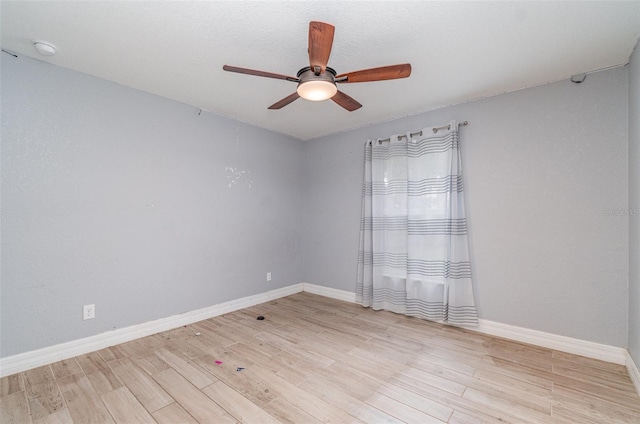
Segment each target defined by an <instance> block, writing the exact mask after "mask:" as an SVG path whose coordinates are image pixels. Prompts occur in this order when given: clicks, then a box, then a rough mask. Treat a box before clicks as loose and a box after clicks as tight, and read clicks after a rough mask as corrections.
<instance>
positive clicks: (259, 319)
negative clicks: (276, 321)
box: [256, 315, 264, 321]
mask: <svg viewBox="0 0 640 424" xmlns="http://www.w3.org/2000/svg"><path fill="white" fill-rule="evenodd" d="M256 319H257V320H258V321H262V320H263V319H264V317H263V316H262V315H260V316H259V317H258V318H256Z"/></svg>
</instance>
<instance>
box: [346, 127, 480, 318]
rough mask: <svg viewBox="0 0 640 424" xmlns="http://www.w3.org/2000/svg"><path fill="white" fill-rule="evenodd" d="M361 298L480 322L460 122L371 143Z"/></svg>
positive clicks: (414, 312)
mask: <svg viewBox="0 0 640 424" xmlns="http://www.w3.org/2000/svg"><path fill="white" fill-rule="evenodd" d="M356 300H357V302H358V303H360V304H361V305H363V306H367V307H371V308H373V309H376V310H379V309H384V310H389V311H392V312H396V313H401V314H406V315H409V316H416V317H419V318H423V319H427V320H431V321H438V322H444V323H448V324H452V325H460V326H461V325H478V317H477V312H476V307H475V301H474V296H473V288H472V282H471V265H470V260H469V247H468V236H467V221H466V217H465V207H464V191H463V183H462V171H461V160H460V150H459V145H458V124H457V122H455V121H452V122H450V123H449V125H445V126H444V127H439V128H432V127H427V128H424V129H423V130H422V131H420V132H418V133H417V134H416V133H408V134H401V135H397V134H396V135H393V136H391V137H390V138H389V139H388V141H386V140H385V141H381V140H378V141H371V142H368V143H366V145H365V175H364V182H363V190H362V219H361V224H360V249H359V254H358V277H357V284H356Z"/></svg>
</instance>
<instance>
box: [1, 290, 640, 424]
mask: <svg viewBox="0 0 640 424" xmlns="http://www.w3.org/2000/svg"><path fill="white" fill-rule="evenodd" d="M258 315H263V316H264V317H265V319H264V320H263V321H259V320H256V317H257V316H258ZM0 422H2V423H3V424H9V423H21V424H22V423H34V424H37V423H237V422H243V423H325V422H331V423H401V422H406V423H458V424H462V423H474V424H475V423H586V424H589V423H640V397H639V396H638V394H637V393H636V391H635V389H634V386H633V384H632V382H631V380H630V378H629V375H628V374H627V371H626V369H625V367H623V366H620V365H615V364H610V363H607V362H602V361H598V360H594V359H589V358H584V357H579V356H575V355H570V354H567V353H562V352H557V351H552V350H549V349H544V348H540V347H536V346H530V345H525V344H521V343H516V342H511V341H508V340H503V339H498V338H493V337H489V336H485V335H482V334H478V333H474V332H472V331H466V330H463V329H458V328H453V327H448V326H443V325H440V324H435V323H430V322H426V321H422V320H419V319H415V318H408V317H404V316H400V315H396V314H392V313H389V312H384V311H379V312H374V311H372V310H370V309H365V308H362V307H360V306H358V305H354V304H350V303H346V302H341V301H338V300H333V299H328V298H324V297H321V296H316V295H312V294H308V293H299V294H296V295H293V296H289V297H286V298H282V299H278V300H276V301H273V302H269V303H265V304H261V305H257V306H254V307H251V308H247V309H243V310H241V311H236V312H233V313H229V314H226V315H223V316H220V317H216V318H212V319H209V320H205V321H201V322H199V323H196V324H193V325H189V326H185V327H181V328H177V329H174V330H171V331H166V332H164V333H160V334H155V335H153V336H149V337H145V338H143V339H139V340H135V341H131V342H128V343H123V344H121V345H118V346H113V347H110V348H107V349H103V350H100V351H98V352H93V353H89V354H87V355H81V356H78V357H75V358H72V359H68V360H65V361H60V362H57V363H54V364H50V365H47V366H43V367H40V368H36V369H33V370H29V371H25V372H22V373H19V374H15V375H12V376H8V377H5V378H2V379H0Z"/></svg>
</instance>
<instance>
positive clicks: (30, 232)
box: [0, 55, 303, 357]
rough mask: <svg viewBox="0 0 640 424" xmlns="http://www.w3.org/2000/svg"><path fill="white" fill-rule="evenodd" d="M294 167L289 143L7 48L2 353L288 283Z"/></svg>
mask: <svg viewBox="0 0 640 424" xmlns="http://www.w3.org/2000/svg"><path fill="white" fill-rule="evenodd" d="M302 164H303V144H302V142H300V141H298V140H295V139H293V138H290V137H287V136H283V135H280V134H275V133H272V132H269V131H266V130H263V129H259V128H255V127H251V126H249V125H245V124H242V123H239V122H236V121H232V120H229V119H225V118H221V117H217V116H213V115H211V114H208V113H206V112H205V113H202V115H201V116H198V110H197V109H194V108H193V107H190V106H187V105H184V104H180V103H177V102H174V101H170V100H166V99H163V98H160V97H156V96H153V95H150V94H147V93H143V92H140V91H135V90H132V89H129V88H126V87H122V86H119V85H117V84H113V83H110V82H107V81H104V80H101V79H97V78H93V77H91V76H88V75H85V74H81V73H77V72H73V71H69V70H66V69H63V68H60V67H57V66H53V65H49V64H46V63H44V62H39V61H35V60H32V59H28V58H25V57H20V58H18V59H13V58H11V57H8V56H6V55H3V60H2V272H1V278H2V280H1V281H2V287H1V293H2V297H1V304H0V305H1V312H0V325H1V330H2V340H1V349H0V355H1V356H2V357H6V356H10V355H14V354H18V353H22V352H26V351H30V350H34V349H38V348H41V347H45V346H51V345H54V344H58V343H61V342H66V341H70V340H74V339H79V338H82V337H87V336H90V335H94V334H98V333H101V332H104V331H108V330H111V329H114V328H120V327H125V326H129V325H133V324H138V323H142V322H146V321H149V320H154V319H159V318H162V317H167V316H171V315H174V314H178V313H182V312H186V311H191V310H195V309H198V308H203V307H207V306H211V305H215V304H218V303H221V302H225V301H228V300H232V299H237V298H240V297H243V296H248V295H252V294H257V293H262V292H265V291H268V290H272V289H275V288H279V287H284V286H288V285H291V284H295V283H299V282H300V281H302V270H301V265H302V257H301V235H302V228H301V225H302V215H301V210H302V188H303V187H302V179H303V176H302V172H303V169H302ZM267 271H271V272H272V273H273V280H272V281H271V282H270V283H267V282H266V272H267ZM90 303H95V305H96V318H95V319H94V320H90V321H82V319H81V318H82V306H83V305H85V304H90Z"/></svg>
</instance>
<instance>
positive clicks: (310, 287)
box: [302, 283, 356, 303]
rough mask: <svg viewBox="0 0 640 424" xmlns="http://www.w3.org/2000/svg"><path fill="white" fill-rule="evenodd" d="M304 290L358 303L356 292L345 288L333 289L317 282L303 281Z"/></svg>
mask: <svg viewBox="0 0 640 424" xmlns="http://www.w3.org/2000/svg"><path fill="white" fill-rule="evenodd" d="M302 284H303V287H304V289H303V290H304V291H305V292H307V293H312V294H317V295H320V296H324V297H330V298H332V299H338V300H344V301H345V302H351V303H356V294H355V293H352V292H348V291H345V290H338V289H332V288H330V287H323V286H319V285H317V284H310V283H302Z"/></svg>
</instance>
